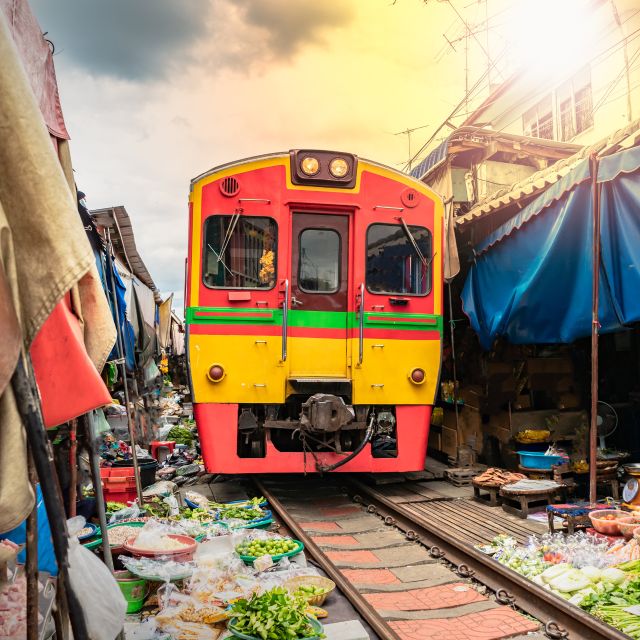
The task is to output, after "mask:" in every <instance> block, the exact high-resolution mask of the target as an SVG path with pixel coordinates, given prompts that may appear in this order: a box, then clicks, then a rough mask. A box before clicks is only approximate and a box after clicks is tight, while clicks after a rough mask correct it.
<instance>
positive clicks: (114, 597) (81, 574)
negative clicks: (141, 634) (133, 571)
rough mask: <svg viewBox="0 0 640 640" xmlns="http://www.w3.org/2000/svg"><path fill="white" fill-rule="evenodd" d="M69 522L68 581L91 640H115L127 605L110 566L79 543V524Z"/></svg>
mask: <svg viewBox="0 0 640 640" xmlns="http://www.w3.org/2000/svg"><path fill="white" fill-rule="evenodd" d="M82 520H84V519H83V518H72V519H71V520H70V521H69V581H70V583H71V588H72V589H73V592H74V593H75V596H76V598H77V599H78V601H79V602H80V606H81V607H82V610H83V611H84V614H85V622H86V625H87V631H88V633H89V637H90V638H91V640H114V638H115V637H116V636H117V635H118V634H119V633H120V631H121V630H122V627H123V625H124V620H125V615H126V613H127V601H126V600H125V599H124V596H123V595H122V591H120V587H119V586H118V583H117V582H116V579H115V578H114V577H113V575H112V574H111V572H110V571H109V569H107V566H106V565H105V564H104V563H103V562H102V561H101V560H100V559H99V558H98V557H97V556H95V555H93V553H91V551H89V550H88V549H85V548H84V547H83V546H82V545H81V544H80V543H79V542H78V540H77V538H76V533H77V531H78V530H79V529H78V524H79V523H80V521H82Z"/></svg>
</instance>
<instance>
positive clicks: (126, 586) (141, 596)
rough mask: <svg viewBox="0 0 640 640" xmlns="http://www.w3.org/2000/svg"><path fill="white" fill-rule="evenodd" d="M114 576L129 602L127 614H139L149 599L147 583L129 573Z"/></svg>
mask: <svg viewBox="0 0 640 640" xmlns="http://www.w3.org/2000/svg"><path fill="white" fill-rule="evenodd" d="M114 575H115V578H116V582H117V583H118V586H119V587H120V591H122V595H123V596H124V599H125V600H126V601H127V613H138V612H139V611H140V610H141V609H142V607H143V605H144V600H145V598H146V597H147V592H148V589H147V581H146V580H143V579H142V578H138V577H136V576H134V575H133V574H131V573H129V572H128V571H116V572H115V573H114Z"/></svg>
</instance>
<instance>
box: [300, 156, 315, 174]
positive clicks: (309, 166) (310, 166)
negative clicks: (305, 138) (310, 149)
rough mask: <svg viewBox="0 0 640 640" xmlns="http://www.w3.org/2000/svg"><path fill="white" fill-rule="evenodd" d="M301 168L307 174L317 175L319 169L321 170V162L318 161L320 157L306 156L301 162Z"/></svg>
mask: <svg viewBox="0 0 640 640" xmlns="http://www.w3.org/2000/svg"><path fill="white" fill-rule="evenodd" d="M300 169H302V173H304V174H305V175H307V176H315V175H316V173H318V171H320V163H319V162H318V158H314V157H313V156H305V157H304V158H303V159H302V162H301V163H300Z"/></svg>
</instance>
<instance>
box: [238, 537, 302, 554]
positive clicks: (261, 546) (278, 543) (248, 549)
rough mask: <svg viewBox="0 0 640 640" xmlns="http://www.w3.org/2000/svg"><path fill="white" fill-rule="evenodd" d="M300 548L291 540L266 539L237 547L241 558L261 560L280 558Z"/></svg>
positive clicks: (249, 541)
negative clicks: (261, 558)
mask: <svg viewBox="0 0 640 640" xmlns="http://www.w3.org/2000/svg"><path fill="white" fill-rule="evenodd" d="M297 548H298V545H297V544H296V543H295V542H294V541H293V540H292V539H291V538H265V539H263V540H258V539H256V540H247V541H245V542H241V543H240V544H239V545H238V546H237V547H236V552H237V553H238V555H241V556H249V557H251V558H259V557H260V556H279V555H281V554H283V553H289V552H290V551H294V550H295V549H297Z"/></svg>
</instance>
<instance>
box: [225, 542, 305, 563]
mask: <svg viewBox="0 0 640 640" xmlns="http://www.w3.org/2000/svg"><path fill="white" fill-rule="evenodd" d="M292 540H293V538H292ZM293 541H294V542H295V543H296V544H297V545H298V546H297V547H296V548H295V549H293V550H291V551H287V553H279V554H278V555H277V556H271V559H272V560H273V561H274V562H278V560H282V558H292V557H293V556H297V555H298V554H299V553H300V552H301V551H304V545H303V544H302V542H300V540H293ZM236 553H238V552H237V551H236ZM238 555H240V554H239V553H238ZM257 557H258V556H240V559H241V560H243V561H244V562H246V563H247V564H253V561H254V560H255V559H256V558H257Z"/></svg>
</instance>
